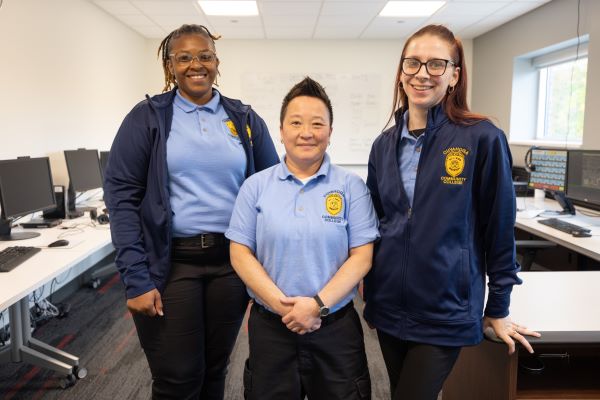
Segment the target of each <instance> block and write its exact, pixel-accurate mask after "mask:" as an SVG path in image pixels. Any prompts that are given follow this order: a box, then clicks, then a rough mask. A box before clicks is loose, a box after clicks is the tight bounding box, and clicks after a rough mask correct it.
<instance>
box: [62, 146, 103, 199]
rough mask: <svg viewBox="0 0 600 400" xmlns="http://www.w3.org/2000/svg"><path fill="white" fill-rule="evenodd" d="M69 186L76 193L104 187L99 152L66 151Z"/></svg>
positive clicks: (83, 150)
mask: <svg viewBox="0 0 600 400" xmlns="http://www.w3.org/2000/svg"><path fill="white" fill-rule="evenodd" d="M65 161H66V162H67V171H68V172H69V181H70V183H69V185H70V186H71V187H72V189H73V190H74V191H76V192H85V191H86V190H92V189H97V188H101V187H102V173H101V172H100V160H99V159H98V150H86V149H78V150H65Z"/></svg>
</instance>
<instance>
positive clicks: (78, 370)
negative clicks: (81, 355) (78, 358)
mask: <svg viewBox="0 0 600 400" xmlns="http://www.w3.org/2000/svg"><path fill="white" fill-rule="evenodd" d="M73 374H74V375H75V376H76V377H77V379H83V378H85V377H86V376H87V374H88V371H87V369H86V368H83V367H79V366H75V367H73Z"/></svg>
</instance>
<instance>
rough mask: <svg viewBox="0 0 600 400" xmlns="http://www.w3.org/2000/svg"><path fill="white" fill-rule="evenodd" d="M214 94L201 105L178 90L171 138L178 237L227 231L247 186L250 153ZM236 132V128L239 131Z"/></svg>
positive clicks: (169, 151) (171, 181)
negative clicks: (243, 190) (245, 150)
mask: <svg viewBox="0 0 600 400" xmlns="http://www.w3.org/2000/svg"><path fill="white" fill-rule="evenodd" d="M220 99H221V95H220V94H219V92H218V91H216V90H213V97H212V99H211V100H210V101H209V102H208V103H206V104H204V105H202V106H199V105H197V104H194V103H192V102H191V101H189V100H187V99H185V98H183V97H182V96H181V94H180V93H179V91H177V95H176V96H175V99H174V101H173V122H172V124H171V131H170V132H169V138H168V139H167V165H168V169H169V171H168V172H169V193H170V199H171V209H172V211H173V215H172V220H173V228H172V234H173V237H186V236H194V235H197V234H199V233H209V232H214V233H223V232H225V230H226V229H227V226H228V225H229V218H230V217H231V212H232V210H233V204H234V202H235V198H236V196H237V193H238V191H239V189H240V187H241V186H242V183H243V182H244V178H245V173H246V162H247V160H246V155H245V153H244V148H243V146H242V142H241V140H240V138H239V137H238V136H237V134H234V133H232V130H231V129H230V128H229V127H228V125H227V124H230V125H231V124H232V123H231V120H230V119H229V117H228V116H227V113H226V112H225V109H224V108H223V106H222V105H221V103H220ZM234 132H235V130H234Z"/></svg>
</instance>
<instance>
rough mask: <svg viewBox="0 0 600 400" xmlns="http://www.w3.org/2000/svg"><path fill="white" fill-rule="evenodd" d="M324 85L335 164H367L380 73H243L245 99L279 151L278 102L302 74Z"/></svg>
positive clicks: (377, 124)
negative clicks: (331, 123)
mask: <svg viewBox="0 0 600 400" xmlns="http://www.w3.org/2000/svg"><path fill="white" fill-rule="evenodd" d="M307 75H308V76H310V77H311V78H312V79H314V80H316V81H317V82H319V83H320V84H321V85H323V87H324V88H325V91H326V92H327V95H328V96H329V98H330V100H331V104H332V107H333V125H332V126H333V132H332V135H331V145H330V146H329V147H328V149H327V152H328V153H329V155H330V157H331V160H332V162H333V163H336V164H346V165H366V164H367V162H368V159H369V151H370V150H371V144H372V143H373V140H374V139H375V138H376V137H377V135H379V133H381V130H382V127H383V123H382V121H381V119H380V115H381V114H380V109H381V104H380V102H381V94H380V87H381V76H380V75H379V74H376V73H343V74H337V73H309V74H305V73H304V74H300V73H268V72H253V73H247V74H244V78H243V79H242V83H241V86H242V87H241V94H242V96H241V97H242V99H244V103H247V104H251V105H252V108H253V109H254V110H255V111H256V112H257V113H258V114H259V115H260V116H261V117H262V118H263V119H264V120H265V122H266V123H267V126H268V128H269V132H271V136H272V137H273V142H274V143H275V146H276V148H277V152H278V154H283V153H284V152H285V149H284V148H283V145H282V144H281V143H280V140H279V139H280V137H279V113H280V111H281V103H282V101H283V98H284V97H285V95H286V94H287V93H288V92H289V91H290V89H291V88H292V86H294V85H295V84H296V83H298V82H300V81H301V80H302V79H304V77H305V76H307Z"/></svg>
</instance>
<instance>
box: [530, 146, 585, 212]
mask: <svg viewBox="0 0 600 400" xmlns="http://www.w3.org/2000/svg"><path fill="white" fill-rule="evenodd" d="M530 151H531V159H530V161H529V168H530V170H531V173H530V176H529V184H528V185H529V187H530V188H532V189H541V190H545V191H547V192H549V193H550V194H551V195H552V196H553V197H554V198H555V199H556V201H558V203H559V204H560V206H561V207H562V209H563V211H562V213H563V214H575V207H573V204H572V203H571V202H570V201H569V199H568V198H567V197H566V194H565V193H566V187H567V157H568V152H567V150H556V149H540V148H532V149H531V150H530Z"/></svg>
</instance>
